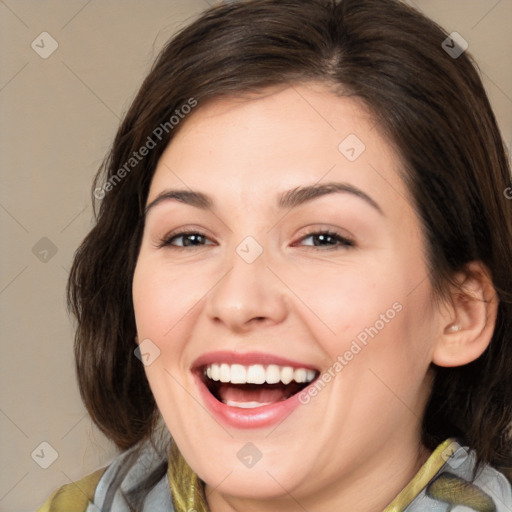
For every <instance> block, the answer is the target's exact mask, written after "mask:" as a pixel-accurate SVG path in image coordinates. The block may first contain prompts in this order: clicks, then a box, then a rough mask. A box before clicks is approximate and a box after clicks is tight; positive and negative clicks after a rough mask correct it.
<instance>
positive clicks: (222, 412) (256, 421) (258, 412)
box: [194, 374, 302, 428]
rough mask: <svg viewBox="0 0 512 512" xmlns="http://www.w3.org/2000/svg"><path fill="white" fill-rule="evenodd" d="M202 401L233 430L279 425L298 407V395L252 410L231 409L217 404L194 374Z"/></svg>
mask: <svg viewBox="0 0 512 512" xmlns="http://www.w3.org/2000/svg"><path fill="white" fill-rule="evenodd" d="M194 378H195V379H196V382H197V385H198V387H199V391H200V393H201V396H202V398H203V401H204V403H205V405H206V407H207V408H208V410H209V411H211V412H212V414H213V415H214V416H215V417H216V418H217V419H219V420H220V421H221V422H222V423H224V424H226V425H229V426H231V427H235V428H265V427H271V426H273V425H276V424H278V423H281V422H282V421H283V420H284V419H285V418H286V417H287V416H289V415H290V414H291V413H292V412H293V411H294V410H295V409H297V407H299V405H302V404H301V402H300V401H299V393H296V394H295V395H293V396H291V397H290V398H287V399H286V400H281V401H280V402H276V403H274V404H268V405H262V406H261V407H254V408H252V409H243V408H241V407H231V406H229V405H226V404H225V403H223V402H219V400H217V399H216V398H215V397H214V396H213V395H212V394H211V393H210V391H209V390H208V388H207V387H206V384H205V383H204V382H203V380H202V379H201V377H200V376H199V375H197V374H194Z"/></svg>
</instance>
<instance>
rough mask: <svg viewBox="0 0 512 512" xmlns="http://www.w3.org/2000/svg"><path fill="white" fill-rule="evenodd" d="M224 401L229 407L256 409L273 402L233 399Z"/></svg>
mask: <svg viewBox="0 0 512 512" xmlns="http://www.w3.org/2000/svg"><path fill="white" fill-rule="evenodd" d="M222 402H223V403H225V404H226V405H229V407H239V408H240V409H255V408H256V407H261V406H263V405H269V404H271V403H272V402H264V403H262V402H234V401H233V400H223V401H222Z"/></svg>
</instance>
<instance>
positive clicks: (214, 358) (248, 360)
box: [192, 350, 318, 371]
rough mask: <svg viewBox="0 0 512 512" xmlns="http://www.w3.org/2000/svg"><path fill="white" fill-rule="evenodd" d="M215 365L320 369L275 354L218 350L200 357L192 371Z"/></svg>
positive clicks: (193, 365)
mask: <svg viewBox="0 0 512 512" xmlns="http://www.w3.org/2000/svg"><path fill="white" fill-rule="evenodd" d="M214 363H217V364H221V363H226V364H242V365H245V366H249V365H253V364H261V365H270V364H275V365H278V366H291V367H292V368H306V369H308V370H315V371H318V368H316V367H315V366H313V365H311V364H309V363H303V362H301V361H294V360H292V359H288V358H286V357H281V356H277V355H274V354H268V353H264V352H233V351H230V350H216V351H213V352H207V353H206V354H203V355H202V356H200V357H198V358H197V359H196V360H195V361H194V362H193V363H192V369H193V370H197V369H199V368H202V367H205V366H208V365H210V364H214Z"/></svg>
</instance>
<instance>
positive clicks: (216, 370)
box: [205, 363, 316, 384]
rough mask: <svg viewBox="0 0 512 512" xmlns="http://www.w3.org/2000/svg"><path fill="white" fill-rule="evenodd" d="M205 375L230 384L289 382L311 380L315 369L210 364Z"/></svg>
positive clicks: (273, 365)
mask: <svg viewBox="0 0 512 512" xmlns="http://www.w3.org/2000/svg"><path fill="white" fill-rule="evenodd" d="M205 373H206V375H207V376H208V377H209V378H210V379H212V380H217V381H219V380H220V382H230V383H231V384H263V383H265V382H266V383H267V384H277V383H278V382H282V383H283V384H289V383H290V382H291V381H292V380H294V381H295V382H311V381H312V380H313V379H314V378H315V375H316V372H315V370H309V369H306V368H297V369H294V368H292V367H291V366H278V365H277V364H269V365H268V366H266V367H265V366H263V365H261V364H252V365H250V366H245V365H242V364H226V363H222V364H216V363H214V364H210V365H208V366H207V367H206V371H205Z"/></svg>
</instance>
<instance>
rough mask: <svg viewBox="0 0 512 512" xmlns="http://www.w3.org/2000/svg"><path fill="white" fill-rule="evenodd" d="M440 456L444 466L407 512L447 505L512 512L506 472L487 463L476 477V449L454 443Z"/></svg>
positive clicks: (439, 507) (511, 498) (417, 511)
mask: <svg viewBox="0 0 512 512" xmlns="http://www.w3.org/2000/svg"><path fill="white" fill-rule="evenodd" d="M446 444H447V442H445V443H443V445H440V447H441V448H444V447H445V446H446ZM439 456H440V457H441V459H442V460H443V462H444V463H443V464H442V466H441V468H440V469H439V470H438V471H437V472H436V473H435V475H434V476H433V478H431V480H430V481H429V482H428V483H427V485H426V486H425V487H424V488H423V490H422V491H421V492H420V494H419V495H418V496H417V498H416V499H415V500H414V501H413V502H412V503H411V504H410V505H409V506H408V507H407V508H406V512H421V511H423V510H436V511H437V510H445V509H446V504H449V505H450V509H451V508H454V509H455V508H456V509H457V510H459V507H460V510H462V509H464V510H482V511H483V510H490V511H491V510H492V511H494V512H510V511H511V510H512V487H511V484H510V482H509V481H508V480H507V478H505V476H504V475H503V473H501V472H500V471H498V470H497V469H495V468H494V467H492V466H489V465H487V464H483V465H482V466H481V467H480V468H479V470H478V471H477V473H476V475H475V477H474V478H473V471H474V469H475V465H476V455H475V452H474V450H471V449H469V448H468V447H467V446H462V445H460V444H459V443H458V442H456V441H455V440H453V441H452V442H451V443H449V445H448V446H447V447H446V448H445V449H444V450H443V451H442V453H439Z"/></svg>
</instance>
